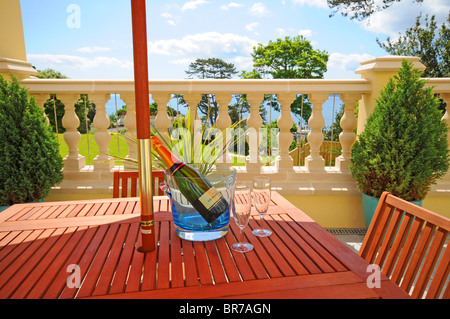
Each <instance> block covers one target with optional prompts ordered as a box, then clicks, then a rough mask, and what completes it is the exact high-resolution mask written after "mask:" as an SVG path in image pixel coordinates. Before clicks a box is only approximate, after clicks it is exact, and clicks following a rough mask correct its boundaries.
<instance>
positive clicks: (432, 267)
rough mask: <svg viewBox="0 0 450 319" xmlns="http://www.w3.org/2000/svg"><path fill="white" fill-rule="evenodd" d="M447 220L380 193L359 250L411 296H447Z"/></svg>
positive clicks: (449, 224) (449, 226)
mask: <svg viewBox="0 0 450 319" xmlns="http://www.w3.org/2000/svg"><path fill="white" fill-rule="evenodd" d="M449 230H450V219H448V218H446V217H444V216H441V215H438V214H435V213H433V212H431V211H429V210H427V209H425V208H422V207H419V206H416V205H414V204H411V203H409V202H407V201H404V200H402V199H400V198H398V197H395V196H393V195H392V194H390V193H387V192H385V193H383V195H382V196H381V198H380V201H379V203H378V206H377V209H376V211H375V214H374V217H373V219H372V222H371V223H370V226H369V229H368V231H367V234H366V236H365V238H364V241H363V244H362V246H361V249H360V251H359V255H360V256H362V257H363V258H364V259H365V260H367V261H368V262H369V263H371V264H375V265H378V266H379V267H380V269H381V272H382V273H383V274H385V275H386V276H387V277H389V278H390V279H391V280H392V281H394V282H395V283H397V285H399V286H400V287H401V288H402V289H404V290H405V291H406V292H407V293H408V294H410V295H411V296H412V297H413V298H430V299H431V298H432V299H437V298H443V299H449V298H450V283H449V272H450V248H449V246H450V245H449V244H448V237H449Z"/></svg>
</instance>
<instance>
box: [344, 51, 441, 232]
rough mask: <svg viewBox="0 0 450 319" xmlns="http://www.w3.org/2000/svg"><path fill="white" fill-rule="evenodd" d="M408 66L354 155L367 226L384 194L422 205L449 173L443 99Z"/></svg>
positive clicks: (381, 99)
mask: <svg viewBox="0 0 450 319" xmlns="http://www.w3.org/2000/svg"><path fill="white" fill-rule="evenodd" d="M420 76H421V74H420V72H419V71H417V70H414V69H413V64H412V63H411V62H408V61H406V60H404V61H403V62H402V67H401V69H400V70H399V72H398V74H397V75H395V76H394V77H393V78H391V79H390V81H389V82H388V84H387V85H386V87H385V88H384V90H383V91H382V92H381V95H380V97H379V98H378V99H377V103H376V106H375V109H374V111H373V113H372V114H371V115H370V116H369V118H368V119H367V123H366V126H365V130H364V132H363V133H362V134H360V135H359V139H358V141H357V142H356V143H355V145H354V146H353V149H352V157H351V166H350V170H351V175H352V177H353V178H354V179H355V180H356V182H357V187H358V189H359V190H360V191H362V193H363V210H364V219H365V222H366V226H367V227H368V226H369V224H370V221H371V219H372V216H373V213H374V210H375V208H376V205H377V203H378V199H379V197H380V196H381V194H382V192H383V191H388V192H390V193H392V194H393V195H395V196H398V197H400V198H403V199H405V200H407V201H412V202H415V203H416V204H421V201H422V200H423V199H424V197H425V196H426V195H427V193H428V192H429V190H430V187H431V185H432V184H435V183H436V181H437V180H438V179H439V178H441V177H442V176H444V175H445V173H446V172H447V170H448V168H449V161H450V159H449V152H448V142H447V127H446V124H445V123H444V122H443V121H442V113H441V111H439V109H438V107H439V99H438V98H436V97H434V95H433V93H432V88H431V87H428V88H425V81H424V80H422V79H421V78H420Z"/></svg>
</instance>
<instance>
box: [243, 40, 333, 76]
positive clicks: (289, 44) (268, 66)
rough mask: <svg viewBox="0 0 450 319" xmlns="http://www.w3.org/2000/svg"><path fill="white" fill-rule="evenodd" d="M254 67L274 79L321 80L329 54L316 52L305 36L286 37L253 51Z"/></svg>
mask: <svg viewBox="0 0 450 319" xmlns="http://www.w3.org/2000/svg"><path fill="white" fill-rule="evenodd" d="M252 57H253V66H254V68H255V70H256V71H258V72H259V73H261V74H262V75H270V77H272V78H274V79H321V78H323V75H324V73H325V72H326V71H327V62H328V57H329V55H328V53H327V52H326V51H320V50H314V49H313V46H312V44H311V42H310V41H308V40H306V39H305V38H304V37H303V36H301V35H300V36H297V37H294V38H291V37H285V38H284V39H277V40H275V41H269V43H268V44H267V45H263V44H261V43H260V44H258V46H257V47H255V48H253V53H252Z"/></svg>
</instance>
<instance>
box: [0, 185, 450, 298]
mask: <svg viewBox="0 0 450 319" xmlns="http://www.w3.org/2000/svg"><path fill="white" fill-rule="evenodd" d="M138 200H139V199H138V198H121V199H106V200H89V201H72V202H61V203H39V204H29V205H21V206H18V207H13V208H11V210H6V211H5V212H4V213H6V215H7V217H6V218H4V219H3V220H2V221H0V297H3V298H52V299H54V298H63V299H65V298H92V297H99V298H106V297H122V298H124V297H125V298H135V297H136V298H144V297H145V298H266V297H270V298H311V297H317V298H335V297H336V296H339V297H340V298H356V297H358V298H377V297H382V298H383V297H388V298H406V297H408V295H407V294H406V293H405V292H404V291H403V290H401V289H400V288H399V287H398V286H396V285H395V284H394V283H393V282H392V281H390V280H389V279H388V278H387V277H385V276H383V277H382V282H383V286H382V288H380V289H369V288H367V285H366V279H367V276H368V275H369V274H368V273H367V272H366V269H367V265H368V264H367V262H366V261H364V259H362V258H361V257H359V256H358V255H357V254H355V253H353V252H352V251H351V250H350V249H349V248H348V247H346V246H345V245H343V244H342V243H341V242H340V241H338V240H337V239H336V238H335V237H334V236H332V235H331V234H330V233H328V232H327V231H325V230H324V229H323V228H321V227H320V226H319V225H317V224H316V223H315V222H314V221H312V220H311V219H310V218H309V217H308V216H306V215H305V214H303V213H302V212H301V211H299V210H298V209H297V208H295V207H293V206H292V205H291V204H290V203H289V202H287V201H286V200H285V199H283V198H282V197H281V196H279V195H278V194H277V193H275V192H274V196H273V200H272V203H271V206H270V210H269V214H268V215H267V216H266V218H267V223H266V225H267V226H268V227H270V228H271V229H272V231H273V235H272V236H270V237H268V238H258V237H255V236H253V235H252V234H251V230H252V229H254V228H256V227H258V226H259V223H260V221H259V216H258V215H257V214H252V218H251V221H250V225H249V226H248V227H247V228H246V229H245V240H247V241H249V242H251V243H252V244H253V245H254V247H255V249H254V250H253V251H251V252H249V253H246V254H242V253H236V252H234V251H232V250H231V249H230V246H231V245H232V244H234V243H235V242H237V240H238V238H239V229H238V227H237V226H236V224H235V223H234V221H233V220H232V221H231V223H230V230H229V232H228V234H227V235H226V236H225V237H224V238H221V239H219V240H216V241H211V242H189V241H185V240H181V239H180V238H179V237H178V236H177V235H176V233H175V227H174V224H173V221H172V215H171V213H170V212H167V211H168V210H170V205H169V199H168V197H167V196H164V197H155V199H154V201H155V205H154V207H155V238H156V239H157V242H158V246H157V249H156V250H155V251H153V252H150V253H145V254H143V253H139V252H137V251H136V247H139V245H140V244H141V243H140V241H141V236H140V233H139V230H140V227H139V221H140V218H139V217H140V214H139V213H140V212H139V210H140V205H139V204H138ZM15 214H17V216H16V215H15ZM44 216H46V217H47V218H43V217H44ZM405 223H406V224H407V225H408V223H407V222H405ZM400 224H403V222H402V223H400ZM444 235H445V234H444V233H442V234H441V235H440V236H439V237H438V238H437V239H440V241H442V238H443V237H444ZM440 241H439V243H440ZM439 243H432V252H433V255H437V254H438V253H439V252H440V250H439ZM397 255H399V256H401V255H402V252H400V253H398V254H397ZM449 258H450V256H449V253H446V254H444V257H443V259H444V261H445V260H447V264H448V260H449ZM389 260H390V259H389V256H388V258H386V263H387V262H388V261H389ZM433 263H434V259H433V260H432V261H430V262H429V266H430V267H428V266H427V268H431V266H433ZM71 264H75V265H79V267H80V275H81V282H82V286H81V288H69V287H68V286H67V285H66V280H67V278H68V276H69V275H70V274H69V273H68V272H67V271H66V269H67V266H68V265H71ZM427 265H428V264H427ZM446 272H448V268H446V267H444V266H441V267H440V268H439V269H438V271H437V272H436V273H437V274H440V273H443V274H445V273H446ZM422 277H423V281H424V282H425V280H426V279H427V277H428V273H425V274H423V275H422ZM431 288H432V290H433V293H434V291H435V292H436V293H439V294H440V293H441V292H442V290H443V288H444V287H440V286H439V285H435V286H433V287H430V289H431Z"/></svg>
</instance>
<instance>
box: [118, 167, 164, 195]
mask: <svg viewBox="0 0 450 319" xmlns="http://www.w3.org/2000/svg"><path fill="white" fill-rule="evenodd" d="M138 179H139V172H137V171H126V172H121V171H114V183H113V198H119V197H136V196H138ZM128 181H130V183H131V184H130V186H131V187H130V194H128V188H129V184H128ZM163 181H164V171H153V172H152V186H153V187H152V190H153V195H155V196H160V195H165V194H164V192H163V191H162V190H161V189H160V188H159V183H161V182H163Z"/></svg>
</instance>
